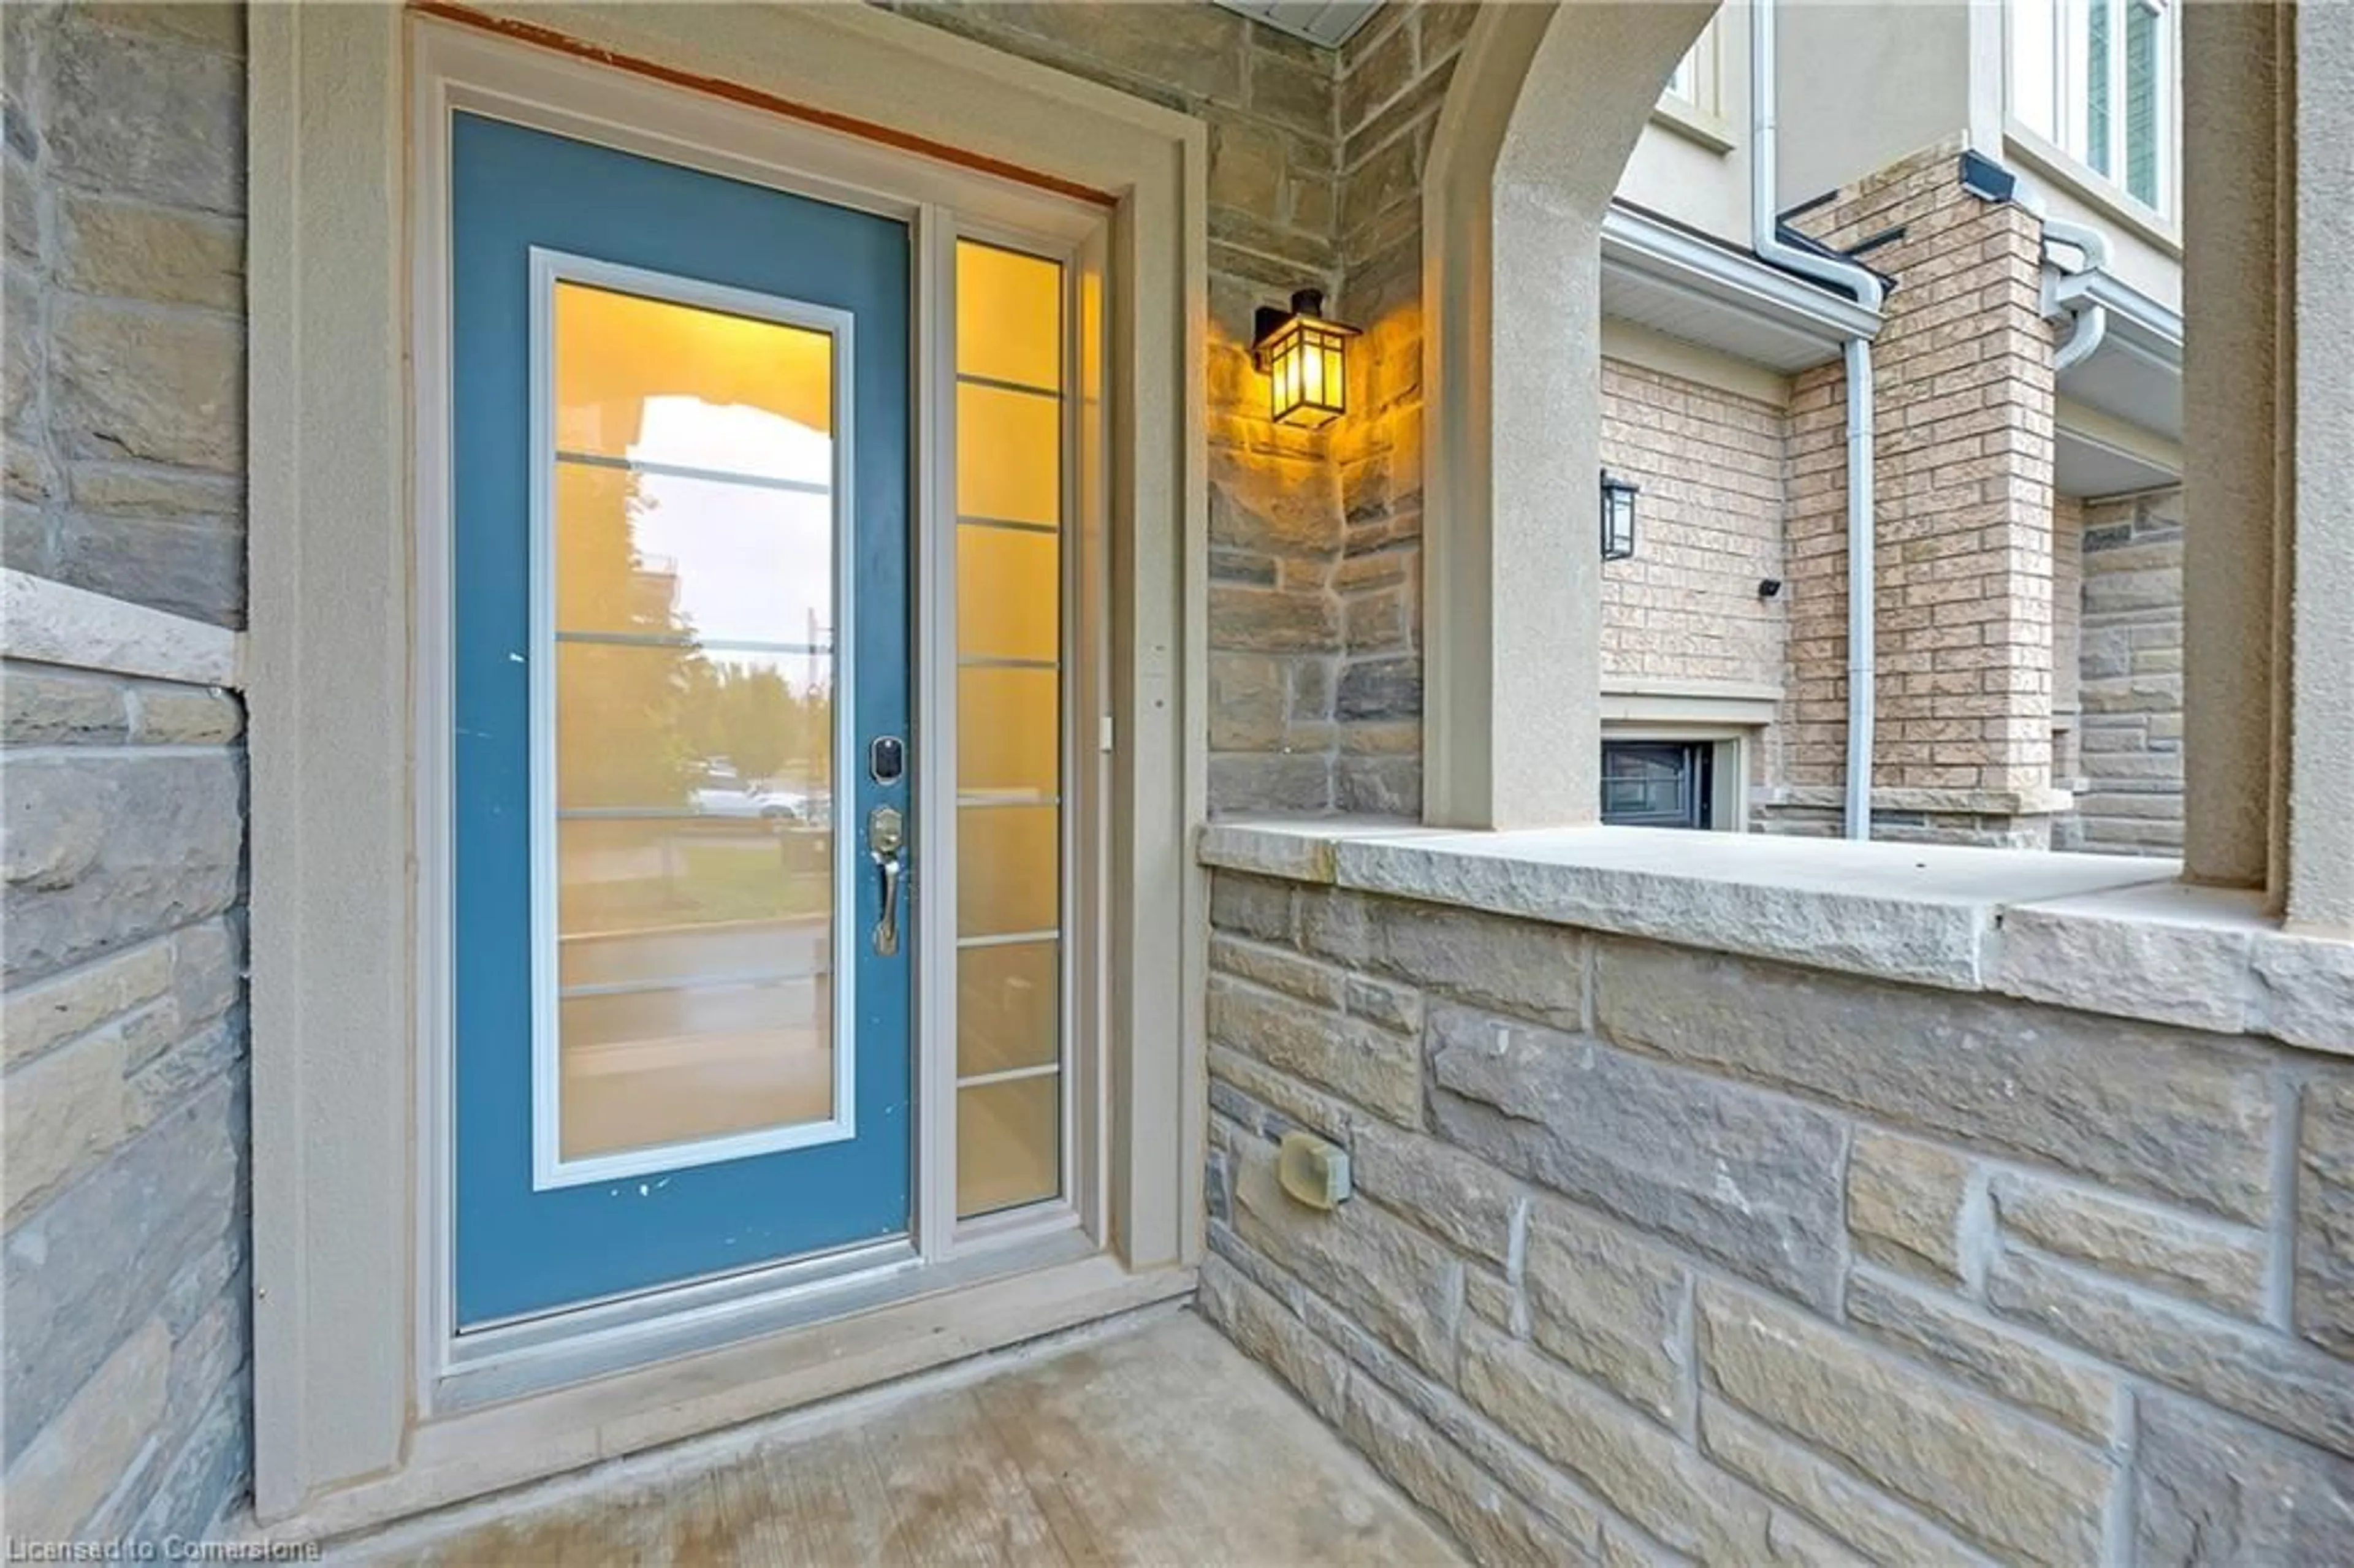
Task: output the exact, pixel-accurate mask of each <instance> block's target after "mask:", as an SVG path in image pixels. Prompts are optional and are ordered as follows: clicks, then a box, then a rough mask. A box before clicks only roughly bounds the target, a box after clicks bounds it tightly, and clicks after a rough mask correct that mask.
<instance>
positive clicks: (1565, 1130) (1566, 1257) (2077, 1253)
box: [1202, 872, 2354, 1568]
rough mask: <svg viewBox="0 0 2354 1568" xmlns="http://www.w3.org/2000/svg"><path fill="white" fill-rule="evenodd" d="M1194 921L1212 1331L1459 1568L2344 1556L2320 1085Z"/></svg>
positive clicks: (2128, 1038) (2257, 1067)
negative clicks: (1326, 1206) (1289, 1137)
mask: <svg viewBox="0 0 2354 1568" xmlns="http://www.w3.org/2000/svg"><path fill="white" fill-rule="evenodd" d="M1212 919H1213V924H1214V933H1215V935H1214V940H1213V945H1212V949H1211V955H1212V957H1211V961H1212V966H1213V969H1214V973H1213V976H1212V979H1211V994H1210V1039H1211V1057H1210V1062H1211V1072H1212V1075H1213V1079H1212V1085H1211V1103H1212V1107H1213V1123H1212V1148H1211V1155H1210V1160H1211V1203H1212V1212H1213V1224H1212V1227H1211V1245H1212V1249H1213V1255H1212V1256H1211V1258H1210V1259H1209V1261H1208V1263H1207V1265H1206V1266H1205V1268H1204V1283H1203V1297H1202V1298H1203V1302H1204V1310H1205V1311H1206V1312H1207V1313H1208V1314H1209V1315H1210V1316H1211V1318H1212V1319H1213V1320H1214V1321H1215V1322H1217V1323H1218V1324H1219V1325H1220V1326H1222V1327H1223V1328H1225V1330H1226V1331H1227V1332H1228V1333H1229V1334H1230V1335H1231V1336H1232V1337H1233V1338H1234V1339H1235V1341H1236V1342H1237V1343H1238V1344H1240V1345H1242V1346H1243V1347H1244V1348H1245V1349H1246V1350H1247V1351H1250V1352H1251V1353H1252V1354H1253V1355H1256V1356H1257V1357H1258V1358H1259V1359H1261V1360H1262V1361H1265V1362H1267V1364H1268V1365H1269V1366H1270V1367H1272V1368H1273V1369H1274V1370H1275V1371H1276V1372H1278V1374H1279V1375H1281V1376H1282V1377H1283V1378H1285V1379H1286V1380H1287V1381H1288V1382H1289V1383H1291V1384H1292V1386H1293V1387H1294V1388H1295V1389H1296V1390H1297V1391H1298V1392H1299V1395H1300V1397H1301V1398H1303V1399H1304V1400H1306V1401H1307V1402H1308V1403H1309V1404H1310V1406H1311V1407H1313V1408H1314V1409H1315V1410H1316V1411H1317V1412H1318V1413H1319V1414H1321V1415H1323V1416H1324V1418H1325V1419H1326V1420H1327V1421H1329V1422H1331V1424H1333V1425H1335V1426H1337V1427H1338V1428H1339V1429H1340V1430H1341V1432H1342V1433H1343V1434H1344V1435H1345V1436H1347V1437H1348V1438H1349V1440H1350V1441H1351V1442H1352V1443H1353V1444H1355V1445H1356V1446H1358V1447H1359V1448H1360V1449H1362V1450H1363V1452H1364V1453H1365V1455H1366V1456H1367V1457H1368V1458H1370V1459H1371V1460H1372V1461H1373V1464H1374V1465H1375V1466H1376V1467H1379V1468H1380V1469H1381V1470H1382V1471H1383V1472H1384V1473H1385V1474H1386V1475H1388V1476H1389V1477H1390V1478H1392V1479H1393V1480H1394V1481H1395V1482H1397V1484H1398V1485H1399V1486H1400V1487H1402V1488H1404V1489H1405V1491H1406V1492H1407V1493H1408V1494H1409V1495H1410V1496H1412V1497H1414V1498H1415V1499H1416V1500H1417V1501H1419V1502H1421V1503H1422V1504H1423V1505H1424V1506H1425V1507H1426V1508H1427V1509H1429V1510H1431V1511H1432V1512H1433V1513H1434V1514H1436V1515H1437V1517H1438V1518H1439V1519H1440V1520H1443V1521H1444V1522H1445V1523H1447V1525H1448V1526H1449V1527H1450V1528H1451V1529H1453V1530H1454V1531H1456V1532H1457V1533H1458V1535H1459V1536H1460V1537H1461V1538H1462V1539H1463V1541H1464V1542H1466V1543H1467V1545H1468V1546H1469V1548H1470V1549H1471V1552H1472V1553H1473V1555H1474V1557H1475V1558H1477V1559H1478V1560H1479V1561H1480V1562H1483V1563H1529V1562H1570V1561H1586V1560H1590V1559H1598V1560H1602V1561H1609V1562H1628V1563H1655V1562H1663V1561H1670V1560H1685V1559H1690V1560H1696V1561H1704V1562H1709V1563H1744V1564H1745V1563H1768V1562H1806V1563H1824V1562H1843V1561H1848V1560H1850V1556H1851V1554H1861V1555H1862V1556H1864V1557H1866V1558H1869V1559H1872V1560H1875V1561H1881V1562H1892V1563H1931V1562H1936V1563H1944V1562H1956V1561H1980V1560H1982V1556H1981V1554H1983V1555H1984V1556H1991V1557H1993V1558H1995V1559H1997V1560H1999V1561H2015V1562H2043V1563H2092V1562H2121V1561H2137V1562H2139V1563H2143V1564H2145V1565H2152V1568H2154V1565H2157V1564H2164V1563H2191V1562H2199V1563H2226V1562H2229V1563H2257V1562H2264V1563H2293V1562H2294V1563H2304V1562H2310V1563H2319V1562H2325V1561H2335V1560H2338V1558H2341V1557H2342V1556H2343V1555H2344V1552H2345V1546H2346V1543H2347V1542H2349V1540H2354V1462H2349V1454H2354V1365H2349V1360H2354V1315H2349V1304H2354V1248H2349V1234H2354V1230H2349V1225H2348V1222H2347V1216H2348V1215H2349V1213H2354V1209H2350V1208H2349V1204H2354V1186H2349V1171H2354V1066H2349V1064H2348V1063H2347V1062H2346V1061H2345V1060H2344V1059H2343V1058H2340V1057H2329V1056H2322V1055H2316V1054H2305V1053H2299V1052H2295V1051H2291V1050H2287V1049H2284V1048H2280V1047H2277V1046H2274V1045H2271V1044H2265V1043H2263V1042H2252V1041H2250V1040H2247V1039H2244V1038H2226V1037H2221V1036H2214V1035H2208V1034H2202V1033H2196V1032H2192V1031H2188V1030H2180V1029H2171V1028H2164V1027H2158V1026H2155V1025H2147V1024H2138V1023H2128V1022H2123V1021H2120V1020H2117V1019H2112V1018H2099V1017H2094V1016H2091V1015H2088V1014H2084V1013H2076V1012H2067V1011H2064V1010H2062V1009H2058V1008H2052V1007H2044V1006H2038V1005H2033V1004H2030V1003H2024V1002H2016V1001H2006V1000H1999V999H1994V998H1987V997H1978V996H1962V995H1957V994H1956V993H1953V992H1946V991H1928V990H1920V989H1915V988H1912V987H1908V986H1903V985H1896V984H1890V983H1884V982H1879V981H1871V980H1860V979H1850V978H1843V977H1839V976H1834V975H1830V974H1826V973H1821V972H1816V971H1811V970H1807V969H1795V968H1790V967H1787V966H1783V965H1779V964H1773V963H1765V962H1753V961H1747V960H1742V959H1731V958H1726V957H1723V956H1718V955H1712V954H1708V953H1703V952H1699V951H1693V950H1689V949H1682V948H1669V947H1664V946H1659V945H1656V944H1651V943H1646V942H1641V941H1634V940H1627V939H1620V938H1606V937H1602V936H1599V935H1597V934H1594V933H1590V932H1585V931H1580V930H1578V929H1575V928H1574V927H1562V926H1550V925H1539V924H1533V923H1529V922H1523V921H1515V920H1511V919H1506V918H1502V917H1499V916H1488V915H1482V914H1475V913H1472V912H1469V911H1467V910H1460V909H1445V908H1440V907H1437V906H1429V905H1420V904H1414V903H1408V902H1404V901H1398V900H1391V899H1385V898H1379V897H1374V896H1371V895H1363V894H1360V893H1356V892H1353V891H1344V890H1336V889H1333V888H1330V887H1319V886H1312V885H1294V884H1289V883H1284V882H1278V881H1271V880H1266V879H1261V878H1257V877H1251V876H1244V875H1237V874H1230V873H1225V872H1221V873H1219V874H1217V876H1216V878H1215V882H1214V890H1213V899H1212ZM2120 1086H2129V1089H2130V1092H2123V1093H2121V1092H2120ZM1293 1128H1305V1129H1308V1130H1310V1131H1312V1132H1314V1133H1316V1134H1318V1135H1320V1136H1321V1137H1324V1138H1328V1139H1334V1140H1336V1141H1339V1142H1341V1143H1342V1144H1344V1145H1346V1146H1347V1147H1348V1148H1349V1150H1350V1153H1351V1169H1352V1173H1353V1176H1354V1180H1355V1185H1356V1195H1355V1196H1354V1197H1352V1199H1350V1200H1349V1201H1348V1202H1345V1203H1343V1204H1342V1205H1341V1208H1340V1209H1339V1210H1338V1211H1337V1212H1334V1213H1318V1212H1316V1211H1314V1210H1311V1209H1309V1208H1307V1207H1305V1206H1303V1205H1301V1204H1299V1203H1298V1202H1294V1201H1293V1200H1291V1199H1290V1198H1288V1196H1286V1195H1285V1194H1284V1193H1283V1192H1281V1191H1280V1189H1279V1188H1278V1185H1277V1183H1276V1180H1275V1172H1274V1166H1275V1149H1276V1142H1277V1140H1278V1139H1279V1138H1280V1137H1281V1135H1282V1134H1283V1133H1284V1132H1286V1131H1288V1130H1290V1129H1293ZM1670 1552H1672V1553H1676V1554H1680V1555H1679V1556H1678V1557H1677V1558H1674V1559H1670V1557H1668V1556H1667V1555H1666V1554H1667V1553H1670Z"/></svg>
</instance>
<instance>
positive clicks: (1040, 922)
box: [957, 806, 1062, 938]
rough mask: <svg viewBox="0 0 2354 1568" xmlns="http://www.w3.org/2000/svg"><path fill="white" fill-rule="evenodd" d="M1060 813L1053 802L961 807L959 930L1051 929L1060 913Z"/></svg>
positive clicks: (986, 933) (989, 933)
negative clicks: (1051, 804) (1051, 803)
mask: <svg viewBox="0 0 2354 1568" xmlns="http://www.w3.org/2000/svg"><path fill="white" fill-rule="evenodd" d="M1061 817H1062V813H1061V812H1060V811H1059V810H1056V809H1055V808H1054V807H1052V806H991V807H979V806H967V807H965V808H964V809H963V810H960V811H958V812H957V931H958V933H959V935H960V937H964V938H971V937H1002V936H1009V935H1013V934H1017V933H1019V934H1023V935H1030V934H1034V933H1037V932H1040V931H1052V930H1053V929H1054V928H1055V916H1057V915H1058V914H1059V913H1060V910H1061V905H1062V897H1061V889H1060V888H1059V887H1058V886H1057V885H1056V884H1057V882H1058V880H1059V878H1060V874H1061V856H1060V855H1059V854H1058V853H1056V839H1057V838H1058V836H1059V830H1060V828H1061V825H1062V824H1061Z"/></svg>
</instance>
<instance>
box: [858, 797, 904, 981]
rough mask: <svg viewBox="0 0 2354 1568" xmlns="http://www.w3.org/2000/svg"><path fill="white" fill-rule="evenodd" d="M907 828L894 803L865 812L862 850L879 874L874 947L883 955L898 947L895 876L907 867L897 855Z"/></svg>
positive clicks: (897, 902) (894, 950) (897, 894)
mask: <svg viewBox="0 0 2354 1568" xmlns="http://www.w3.org/2000/svg"><path fill="white" fill-rule="evenodd" d="M906 843H907V823H906V821H905V820H904V819H902V818H901V817H900V815H899V809H898V808H897V807H896V806H877V807H875V810H872V811H870V812H868V813H867V816H866V853H867V854H868V855H869V856H871V857H872V858H873V859H874V862H875V869H876V870H878V871H880V872H881V873H882V874H883V917H882V918H881V919H879V920H877V921H875V951H876V952H877V953H879V954H881V955H882V956H883V957H885V958H886V959H887V958H891V957H893V956H895V955H896V954H897V952H898V951H899V878H900V875H901V874H902V873H904V872H905V871H906V869H907V867H906V864H905V863H904V862H902V861H901V860H900V858H899V851H900V849H901V848H902V847H903V846H904V845H905V844H906Z"/></svg>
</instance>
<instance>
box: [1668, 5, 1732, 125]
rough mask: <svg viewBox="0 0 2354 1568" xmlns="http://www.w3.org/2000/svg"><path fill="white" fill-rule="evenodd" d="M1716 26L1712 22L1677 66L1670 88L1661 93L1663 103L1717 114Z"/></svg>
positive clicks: (1670, 80)
mask: <svg viewBox="0 0 2354 1568" xmlns="http://www.w3.org/2000/svg"><path fill="white" fill-rule="evenodd" d="M1716 36H1717V35H1716V22H1715V19H1714V18H1711V19H1710V21H1709V24H1708V26H1705V27H1702V29H1701V34H1700V37H1697V38H1695V39H1693V40H1692V47H1691V49H1690V50H1689V51H1687V52H1686V53H1685V55H1684V58H1681V59H1680V60H1678V61H1677V62H1676V69H1674V70H1673V71H1672V72H1670V74H1669V77H1668V85H1667V86H1666V88H1665V89H1663V90H1661V91H1660V93H1659V100H1660V102H1661V103H1662V104H1663V105H1665V104H1674V105H1678V106H1681V107H1682V108H1684V109H1687V110H1691V109H1697V110H1699V111H1701V112H1702V113H1703V114H1714V113H1716V112H1717V111H1718V107H1719V105H1718V101H1717V58H1716V56H1717V46H1716Z"/></svg>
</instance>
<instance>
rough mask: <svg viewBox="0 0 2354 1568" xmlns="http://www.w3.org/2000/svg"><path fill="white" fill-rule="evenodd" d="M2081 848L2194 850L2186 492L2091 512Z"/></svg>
mask: <svg viewBox="0 0 2354 1568" xmlns="http://www.w3.org/2000/svg"><path fill="white" fill-rule="evenodd" d="M2083 539H2084V546H2083V548H2084V586H2083V604H2084V610H2083V620H2084V631H2083V634H2082V635H2083V654H2082V661H2081V665H2080V668H2081V672H2082V680H2081V700H2082V702H2083V704H2084V720H2083V728H2082V730H2081V731H2080V732H2079V738H2080V758H2079V768H2080V771H2081V774H2082V777H2083V779H2084V792H2083V793H2082V794H2081V795H2079V796H2078V797H2077V799H2076V811H2075V816H2074V819H2073V823H2072V825H2071V832H2072V836H2073V839H2074V841H2075V844H2076V847H2078V848H2081V849H2087V850H2101V851H2108V852H2113V853H2121V854H2175V853H2180V850H2181V848H2182V493H2181V492H2180V491H2179V490H2175V491H2168V492H2166V493H2162V494H2157V495H2146V496H2139V497H2136V498H2134V499H2131V500H2126V501H2113V502H2106V503H2095V504H2093V505H2089V506H2087V507H2085V508H2084V524H2083Z"/></svg>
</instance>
